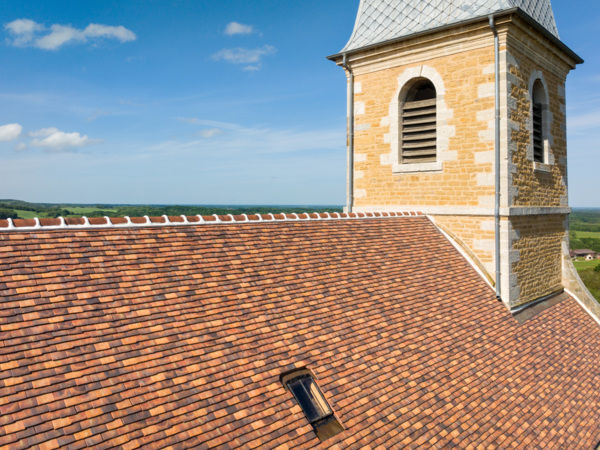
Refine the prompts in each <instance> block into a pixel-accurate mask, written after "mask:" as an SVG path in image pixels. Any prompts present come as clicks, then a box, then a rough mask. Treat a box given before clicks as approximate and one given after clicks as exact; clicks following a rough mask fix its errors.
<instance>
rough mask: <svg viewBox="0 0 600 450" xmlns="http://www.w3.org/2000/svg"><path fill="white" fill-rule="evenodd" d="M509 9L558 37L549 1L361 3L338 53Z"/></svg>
mask: <svg viewBox="0 0 600 450" xmlns="http://www.w3.org/2000/svg"><path fill="white" fill-rule="evenodd" d="M513 8H519V9H521V10H522V11H523V12H525V13H526V14H528V15H529V16H531V17H532V18H533V19H534V20H535V21H536V22H538V23H539V24H540V25H541V26H542V27H544V28H545V29H546V30H548V31H549V32H550V33H551V34H552V35H554V36H555V37H557V38H558V37H559V36H558V29H557V27H556V22H555V20H554V13H553V12H552V5H551V3H550V0H474V1H473V0H361V1H360V6H359V8H358V16H357V18H356V24H355V25H354V32H353V33H352V36H351V37H350V40H349V41H348V43H347V44H346V46H345V47H344V49H343V50H342V52H345V51H350V50H357V49H359V48H362V47H367V46H369V45H373V44H378V43H381V42H385V41H389V40H391V39H396V38H400V37H404V36H408V35H411V34H414V33H419V32H422V31H427V30H430V29H434V28H437V27H441V26H444V25H451V24H454V23H459V22H462V21H465V20H469V19H474V18H477V17H483V16H486V15H489V14H492V13H495V12H501V11H507V10H510V9H513Z"/></svg>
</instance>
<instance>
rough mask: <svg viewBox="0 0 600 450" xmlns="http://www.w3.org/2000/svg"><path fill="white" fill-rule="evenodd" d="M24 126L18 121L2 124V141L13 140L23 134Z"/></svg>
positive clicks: (0, 139)
mask: <svg viewBox="0 0 600 450" xmlns="http://www.w3.org/2000/svg"><path fill="white" fill-rule="evenodd" d="M21 131H23V127H22V126H21V125H19V124H18V123H9V124H7V125H2V126H0V142H8V141H13V140H15V139H16V138H18V137H19V136H20V135H21Z"/></svg>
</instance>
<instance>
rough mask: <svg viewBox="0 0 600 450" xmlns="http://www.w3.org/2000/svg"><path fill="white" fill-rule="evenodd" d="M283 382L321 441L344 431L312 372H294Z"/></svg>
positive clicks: (288, 374) (284, 378) (286, 376)
mask: <svg viewBox="0 0 600 450" xmlns="http://www.w3.org/2000/svg"><path fill="white" fill-rule="evenodd" d="M281 382H282V383H283V385H284V386H285V387H286V389H288V390H290V391H291V392H292V394H293V395H294V398H295V399H296V401H297V402H298V404H299V405H300V408H302V411H303V412H304V415H305V416H306V419H307V420H308V422H309V423H310V424H311V425H312V427H313V429H314V430H315V433H316V435H317V437H318V438H319V439H320V440H321V441H324V440H326V439H329V438H330V437H333V436H335V435H336V434H338V433H341V432H342V431H344V428H343V427H342V425H341V424H340V423H339V422H338V420H337V419H336V417H335V415H334V414H333V410H332V409H331V407H330V406H329V403H327V400H326V399H325V396H324V395H323V393H322V392H321V389H319V386H318V385H317V383H316V381H315V379H314V378H313V376H312V374H311V373H310V371H308V370H306V369H300V370H294V371H292V372H289V373H287V374H285V375H283V376H282V377H281Z"/></svg>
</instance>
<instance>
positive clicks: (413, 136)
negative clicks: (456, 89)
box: [401, 98, 437, 164]
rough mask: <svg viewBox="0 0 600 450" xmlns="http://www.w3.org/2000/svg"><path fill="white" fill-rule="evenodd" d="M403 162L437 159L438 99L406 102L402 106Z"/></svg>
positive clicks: (421, 161) (422, 161)
mask: <svg viewBox="0 0 600 450" xmlns="http://www.w3.org/2000/svg"><path fill="white" fill-rule="evenodd" d="M401 125H402V155H401V159H402V163H405V164H406V163H408V164H410V163H424V162H433V161H435V160H436V144H437V138H436V99H435V98H433V99H428V100H419V101H412V102H405V103H404V105H403V108H402V118H401Z"/></svg>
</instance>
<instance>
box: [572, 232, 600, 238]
mask: <svg viewBox="0 0 600 450" xmlns="http://www.w3.org/2000/svg"><path fill="white" fill-rule="evenodd" d="M572 233H575V236H576V237H577V239H581V238H593V239H600V231H572Z"/></svg>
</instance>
